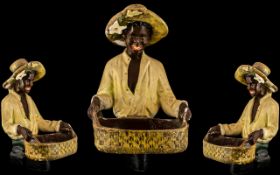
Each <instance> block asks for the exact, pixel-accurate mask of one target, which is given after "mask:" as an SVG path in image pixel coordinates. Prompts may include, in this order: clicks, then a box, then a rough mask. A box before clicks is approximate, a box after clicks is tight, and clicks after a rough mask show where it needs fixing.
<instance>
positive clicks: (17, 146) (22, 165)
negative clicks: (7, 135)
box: [10, 139, 50, 172]
mask: <svg viewBox="0 0 280 175" xmlns="http://www.w3.org/2000/svg"><path fill="white" fill-rule="evenodd" d="M12 146H13V147H12V150H11V152H10V162H11V164H12V165H14V166H15V167H17V168H18V169H21V170H27V171H38V172H48V171H49V170H50V162H49V161H34V160H30V159H28V158H27V157H25V153H24V144H23V140H22V139H18V140H12Z"/></svg>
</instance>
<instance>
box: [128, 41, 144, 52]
mask: <svg viewBox="0 0 280 175" xmlns="http://www.w3.org/2000/svg"><path fill="white" fill-rule="evenodd" d="M131 48H132V50H134V51H140V50H143V48H144V46H143V45H142V44H139V43H133V44H132V45H131Z"/></svg>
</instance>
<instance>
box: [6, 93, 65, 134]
mask: <svg viewBox="0 0 280 175" xmlns="http://www.w3.org/2000/svg"><path fill="white" fill-rule="evenodd" d="M26 98H27V103H28V107H29V112H30V116H29V118H30V119H28V118H27V117H26V115H25V112H24V109H23V106H22V103H21V101H20V96H19V95H18V94H17V93H16V92H15V91H14V90H9V94H8V95H7V96H6V97H5V98H4V99H3V100H2V102H1V113H2V127H3V129H4V131H5V133H7V134H8V136H9V137H10V138H11V139H20V138H22V136H21V135H18V134H17V126H18V125H20V126H22V127H26V128H28V129H29V130H30V131H32V134H33V135H36V134H38V131H39V130H40V131H48V132H54V131H58V130H59V126H60V121H49V120H44V119H43V118H42V116H41V115H40V113H39V111H38V109H37V107H36V105H35V103H34V101H33V100H32V98H31V97H30V96H29V95H27V94H26Z"/></svg>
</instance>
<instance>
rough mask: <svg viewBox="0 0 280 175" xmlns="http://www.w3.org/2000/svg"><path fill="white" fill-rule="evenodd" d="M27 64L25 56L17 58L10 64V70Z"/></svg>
mask: <svg viewBox="0 0 280 175" xmlns="http://www.w3.org/2000/svg"><path fill="white" fill-rule="evenodd" d="M27 64H28V62H27V60H26V59H25V58H19V59H17V60H16V61H14V62H13V63H12V64H11V65H10V71H11V72H13V73H14V72H15V71H16V70H17V69H19V68H20V67H22V66H25V65H27Z"/></svg>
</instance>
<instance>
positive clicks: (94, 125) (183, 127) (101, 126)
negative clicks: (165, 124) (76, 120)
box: [93, 119, 189, 132]
mask: <svg viewBox="0 0 280 175" xmlns="http://www.w3.org/2000/svg"><path fill="white" fill-rule="evenodd" d="M162 120H163V119H162ZM171 120H172V119H171ZM188 128H189V124H188V123H183V124H182V126H180V127H179V128H173V129H122V128H112V127H107V126H103V125H101V124H100V125H97V124H96V123H95V122H93V129H110V130H112V131H134V132H164V131H177V130H183V129H188Z"/></svg>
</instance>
